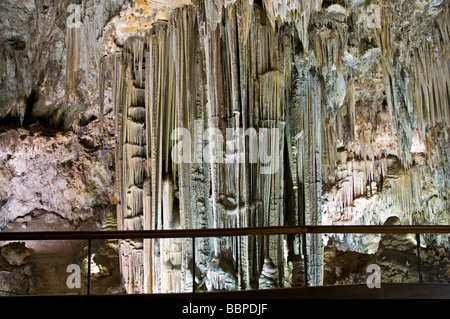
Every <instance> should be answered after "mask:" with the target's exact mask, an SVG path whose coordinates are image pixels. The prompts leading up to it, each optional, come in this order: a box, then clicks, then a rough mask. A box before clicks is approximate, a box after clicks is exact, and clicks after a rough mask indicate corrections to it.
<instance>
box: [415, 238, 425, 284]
mask: <svg viewBox="0 0 450 319" xmlns="http://www.w3.org/2000/svg"><path fill="white" fill-rule="evenodd" d="M416 242H417V266H418V270H419V282H420V283H421V284H423V265H422V258H420V234H416Z"/></svg>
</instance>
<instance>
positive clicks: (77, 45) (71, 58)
mask: <svg viewBox="0 0 450 319" xmlns="http://www.w3.org/2000/svg"><path fill="white" fill-rule="evenodd" d="M81 43H82V39H81V29H80V28H67V34H66V50H67V56H66V78H65V94H66V96H65V99H66V101H68V99H69V98H70V97H74V94H75V90H76V87H77V84H78V72H79V70H80V66H81Z"/></svg>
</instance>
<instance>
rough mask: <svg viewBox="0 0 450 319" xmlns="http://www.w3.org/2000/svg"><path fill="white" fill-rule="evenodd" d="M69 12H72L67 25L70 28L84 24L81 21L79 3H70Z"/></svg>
mask: <svg viewBox="0 0 450 319" xmlns="http://www.w3.org/2000/svg"><path fill="white" fill-rule="evenodd" d="M67 12H68V13H71V14H70V15H69V16H68V17H67V27H68V28H69V29H73V28H77V29H79V28H81V27H82V26H83V23H82V22H81V6H80V5H79V4H70V5H69V6H68V7H67Z"/></svg>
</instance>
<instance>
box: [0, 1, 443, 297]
mask: <svg viewBox="0 0 450 319" xmlns="http://www.w3.org/2000/svg"><path fill="white" fill-rule="evenodd" d="M70 5H75V7H76V8H77V9H76V10H78V9H79V10H80V17H81V20H79V22H80V23H81V25H80V27H77V26H76V25H71V23H72V22H74V23H75V22H77V16H76V15H75V16H73V15H71V14H72V13H76V12H77V11H76V10H75V7H71V8H72V9H74V10H75V11H73V10H71V9H70V8H69V6H70ZM448 7H449V2H448V0H435V1H428V2H425V1H419V0H408V1H397V2H391V1H375V0H374V1H368V0H367V1H350V0H345V1H321V0H302V1H287V0H283V1H281V0H279V1H271V0H264V1H250V0H237V1H215V0H214V1H200V0H198V1H166V2H165V3H153V2H149V1H144V0H139V1H126V0H95V1H94V0H85V1H67V0H65V1H59V2H57V3H54V2H52V1H45V0H39V1H37V0H36V1H31V0H29V1H22V2H20V3H19V4H15V2H14V1H10V0H7V1H3V2H2V3H1V4H0V12H1V15H2V16H4V19H1V21H3V22H2V28H1V32H0V70H1V72H0V101H1V103H0V105H1V106H0V118H1V119H0V121H1V131H0V155H1V156H0V159H1V164H2V165H1V166H0V174H1V175H0V180H1V184H0V226H1V228H2V229H8V228H9V229H12V230H14V229H17V228H18V225H19V224H20V225H21V226H20V227H22V228H26V227H28V225H31V224H33V216H41V214H42V213H43V214H44V215H48V216H53V217H47V219H52V218H55V217H54V216H57V218H59V219H61V222H60V223H55V224H53V227H52V226H49V228H45V226H44V225H43V226H42V227H44V228H43V229H45V230H50V229H52V230H55V229H56V228H58V227H63V225H66V226H64V227H65V229H64V230H66V229H67V228H69V229H79V228H80V227H82V225H93V224H94V223H93V220H96V219H99V220H102V219H103V218H104V217H102V216H105V211H108V212H110V211H112V210H114V211H115V214H116V215H117V219H116V220H117V226H115V227H117V229H120V230H140V229H176V228H193V229H194V228H223V227H231V228H233V227H252V226H255V227H258V226H275V225H299V224H300V225H301V224H307V225H314V224H336V225H341V224H363V225H380V224H383V223H384V222H385V221H386V219H388V218H389V217H391V216H397V217H398V218H399V219H400V221H401V223H402V224H449V215H448V211H449V206H448V205H449V204H448V202H449V201H448V195H449V194H448V193H449V190H450V189H449V183H448V180H449V170H448V160H449V151H450V149H449V137H448V133H449V131H448V124H449V120H450V110H449V95H450V94H449V87H450V85H449V80H450V75H449V43H448V38H449V37H448V35H449V30H448V29H449V26H448V20H449V8H448ZM12 16H15V17H17V19H12V18H11V17H12ZM72 19H75V20H72ZM227 129H233V131H231V130H230V132H232V133H231V134H230V135H227V134H226V132H227ZM220 133H221V134H220ZM187 136H189V137H190V142H191V143H190V144H189V147H184V146H185V145H188V144H185V142H186V143H187V140H186V138H187ZM221 151H222V152H221ZM255 154H257V155H255ZM262 155H265V156H266V157H264V156H262ZM267 157H268V159H269V161H267ZM261 159H265V160H266V161H261ZM38 190H39V191H38ZM36 223H38V218H36ZM100 224H102V222H100ZM46 226H48V225H46ZM89 227H91V226H89ZM97 228H98V227H97ZM328 238H330V236H324V237H323V238H322V237H321V236H319V235H308V236H301V237H298V236H294V237H291V236H289V237H285V236H270V237H266V238H262V237H260V238H251V237H248V238H247V237H245V238H244V237H243V238H220V239H219V238H210V239H209V238H202V239H198V240H197V241H196V248H197V249H196V250H195V252H194V253H195V260H196V265H195V269H196V270H195V276H193V274H192V273H191V271H192V270H191V269H192V259H193V255H192V246H191V245H192V243H191V242H190V241H189V240H169V239H164V240H141V241H139V240H127V241H121V242H120V245H119V252H118V254H119V256H120V270H121V276H122V281H123V285H124V287H125V289H126V291H128V292H177V291H191V290H192V286H193V282H192V278H193V277H195V281H196V286H197V289H198V290H215V289H247V288H258V287H259V288H270V287H279V286H281V287H289V286H296V285H304V284H306V283H305V279H304V278H307V284H309V285H320V284H321V283H322V281H323V278H322V268H323V267H322V266H323V265H322V263H323V260H322V241H323V240H327V239H328ZM424 239H425V242H426V244H430V243H433V245H444V246H448V245H449V241H448V235H441V236H426V237H425V238H424ZM378 240H379V237H376V236H334V237H333V241H334V243H335V245H336V246H337V247H339V248H340V249H347V248H350V249H352V250H356V251H360V252H365V253H374V252H376V251H377V249H378V248H377V247H378ZM299 273H302V275H301V276H299ZM305 273H306V277H305V276H304V274H305Z"/></svg>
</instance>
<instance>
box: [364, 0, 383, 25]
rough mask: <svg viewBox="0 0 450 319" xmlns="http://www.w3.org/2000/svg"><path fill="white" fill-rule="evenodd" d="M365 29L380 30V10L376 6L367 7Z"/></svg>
mask: <svg viewBox="0 0 450 319" xmlns="http://www.w3.org/2000/svg"><path fill="white" fill-rule="evenodd" d="M367 27H368V28H369V29H380V28H381V8H380V6H379V5H377V4H371V5H369V6H368V7H367Z"/></svg>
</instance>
